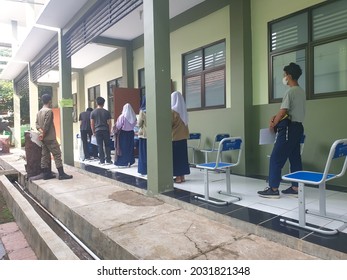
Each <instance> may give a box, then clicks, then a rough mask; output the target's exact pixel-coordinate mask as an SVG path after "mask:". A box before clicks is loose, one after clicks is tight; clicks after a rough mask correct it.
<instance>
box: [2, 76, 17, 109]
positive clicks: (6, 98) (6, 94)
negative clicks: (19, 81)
mask: <svg viewBox="0 0 347 280" xmlns="http://www.w3.org/2000/svg"><path fill="white" fill-rule="evenodd" d="M13 92H14V91H13V84H12V82H10V81H3V80H1V81H0V114H1V115H5V114H7V113H8V112H13Z"/></svg>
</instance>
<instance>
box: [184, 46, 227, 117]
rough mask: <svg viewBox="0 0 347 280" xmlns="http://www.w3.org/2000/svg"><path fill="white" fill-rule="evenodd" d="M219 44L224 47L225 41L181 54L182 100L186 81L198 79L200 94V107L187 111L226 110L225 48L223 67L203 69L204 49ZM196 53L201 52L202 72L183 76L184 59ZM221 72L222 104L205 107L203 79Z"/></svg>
mask: <svg viewBox="0 0 347 280" xmlns="http://www.w3.org/2000/svg"><path fill="white" fill-rule="evenodd" d="M220 43H224V44H225V46H226V40H225V39H222V40H218V41H216V42H213V43H210V44H207V45H204V46H202V47H199V48H196V49H194V50H191V51H189V52H186V53H183V54H182V56H181V60H182V94H183V97H184V99H185V100H186V94H187V93H186V80H187V79H189V78H192V77H200V80H201V82H200V87H201V94H200V98H201V106H200V107H195V108H187V110H188V111H189V112H190V111H202V110H211V109H224V108H226V61H227V60H226V47H225V49H224V52H225V63H224V65H218V66H216V67H213V68H208V69H207V70H206V69H205V49H207V48H209V47H212V46H214V45H218V44H220ZM197 51H201V53H202V68H203V69H202V70H201V71H200V72H194V73H192V74H189V75H185V57H186V56H187V55H189V54H192V53H194V52H197ZM220 70H223V72H224V83H223V87H224V93H223V94H224V104H221V105H214V106H206V90H205V77H206V75H207V74H209V73H213V72H217V71H220Z"/></svg>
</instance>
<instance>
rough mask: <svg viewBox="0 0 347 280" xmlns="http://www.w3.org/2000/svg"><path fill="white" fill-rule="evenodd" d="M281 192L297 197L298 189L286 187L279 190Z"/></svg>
mask: <svg viewBox="0 0 347 280" xmlns="http://www.w3.org/2000/svg"><path fill="white" fill-rule="evenodd" d="M281 193H283V194H288V195H292V196H295V197H298V191H295V190H294V189H293V188H292V187H289V188H288V189H286V190H283V191H281Z"/></svg>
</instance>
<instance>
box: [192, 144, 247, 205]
mask: <svg viewBox="0 0 347 280" xmlns="http://www.w3.org/2000/svg"><path fill="white" fill-rule="evenodd" d="M242 146H243V141H242V139H241V137H227V138H224V139H222V140H221V141H220V143H219V146H218V148H217V158H216V161H214V162H206V163H201V164H197V165H196V167H197V168H200V169H203V170H204V187H205V188H204V192H205V195H204V197H200V196H195V198H197V199H200V200H203V201H206V202H210V203H213V204H217V205H227V204H228V203H230V202H232V201H215V200H211V199H210V198H209V176H208V175H209V172H210V171H225V176H226V177H225V178H226V192H222V191H219V192H218V193H221V194H224V195H227V196H231V197H234V198H235V199H236V201H239V200H241V197H240V196H239V195H237V194H233V193H232V192H231V182H230V169H231V168H232V167H235V166H237V165H238V164H239V163H240V159H241V152H242ZM227 151H236V152H237V156H236V157H231V160H230V162H223V161H222V152H227ZM232 158H235V160H234V161H233V160H232ZM235 199H234V200H233V201H235Z"/></svg>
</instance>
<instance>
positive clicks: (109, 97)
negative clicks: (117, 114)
mask: <svg viewBox="0 0 347 280" xmlns="http://www.w3.org/2000/svg"><path fill="white" fill-rule="evenodd" d="M122 80H123V77H118V78H116V79H113V80H110V81H108V82H107V105H108V111H109V112H110V113H111V116H113V115H114V100H113V89H114V88H115V87H116V88H119V87H121V86H122Z"/></svg>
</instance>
